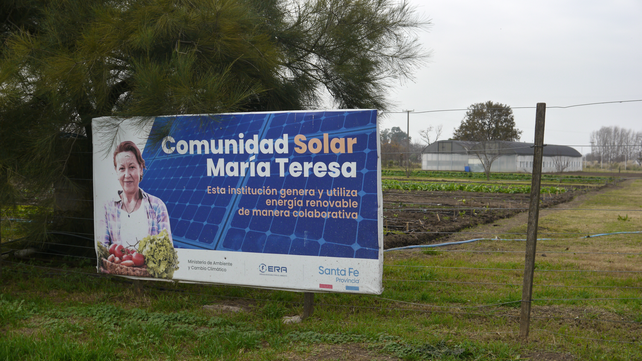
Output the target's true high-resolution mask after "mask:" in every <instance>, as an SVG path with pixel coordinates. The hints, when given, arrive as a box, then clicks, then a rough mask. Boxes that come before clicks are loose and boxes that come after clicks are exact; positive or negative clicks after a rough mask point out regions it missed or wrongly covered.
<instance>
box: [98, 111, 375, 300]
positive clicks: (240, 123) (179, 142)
mask: <svg viewBox="0 0 642 361" xmlns="http://www.w3.org/2000/svg"><path fill="white" fill-rule="evenodd" d="M143 124H145V125H143ZM93 145H94V213H95V214H94V217H95V235H96V252H97V255H98V265H97V266H98V271H99V272H104V273H111V274H117V275H122V276H128V277H147V278H151V279H158V280H163V279H165V280H167V279H171V280H175V281H185V282H206V283H218V284H234V285H243V286H251V287H261V288H275V289H286V290H303V291H326V292H353V293H371V294H379V293H381V292H382V285H381V279H382V270H383V228H382V195H381V171H380V157H379V153H380V146H379V136H378V129H377V111H376V110H335V111H296V112H272V113H267V112H266V113H234V114H216V115H189V116H172V117H156V118H154V119H153V120H148V121H147V122H141V120H140V119H124V120H123V119H115V118H110V117H104V118H97V119H94V120H93Z"/></svg>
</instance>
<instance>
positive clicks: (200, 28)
mask: <svg viewBox="0 0 642 361" xmlns="http://www.w3.org/2000/svg"><path fill="white" fill-rule="evenodd" d="M0 16H1V18H0V41H2V42H3V47H2V48H0V49H1V50H0V52H1V53H0V55H2V59H0V85H1V86H0V142H1V144H2V145H1V152H0V191H1V193H2V196H1V198H0V207H2V206H4V205H9V204H16V203H19V202H22V201H24V200H20V195H24V194H25V193H24V192H22V191H24V190H29V192H30V193H29V194H32V195H34V197H32V200H35V199H36V197H35V195H37V196H38V197H37V200H38V204H39V205H41V206H43V207H41V209H43V210H49V209H52V208H56V196H58V198H59V200H60V198H61V197H64V198H65V199H66V200H69V199H72V198H75V199H77V200H81V201H83V202H84V203H83V204H85V207H83V209H80V210H76V211H77V212H80V213H81V214H83V217H85V218H87V214H93V212H91V207H92V205H91V199H92V197H91V182H90V179H91V154H92V151H93V149H92V140H91V136H92V133H91V120H92V119H93V118H96V117H100V116H116V117H130V116H142V117H141V118H140V119H141V125H142V123H144V122H147V121H149V120H150V118H148V117H150V116H155V115H178V114H203V113H219V112H234V111H258V110H272V111H274V110H296V109H306V108H311V107H314V106H315V104H317V103H318V100H319V99H320V98H321V96H322V94H323V93H324V91H327V92H329V93H330V94H331V95H332V96H333V99H334V100H335V102H336V104H337V105H338V106H340V107H345V108H379V109H385V108H386V105H387V100H386V93H385V90H386V89H387V87H388V86H389V85H390V84H391V83H390V81H391V79H404V78H407V77H408V76H409V75H410V73H411V70H413V69H415V68H416V66H417V65H419V64H420V63H421V62H422V61H423V59H424V57H425V54H424V53H422V50H421V47H419V46H417V38H416V36H414V35H413V32H414V31H416V30H417V29H419V28H421V27H422V26H423V25H424V24H426V22H424V21H421V20H419V19H418V18H417V16H416V15H415V13H414V11H413V9H412V8H411V7H410V6H409V5H408V3H407V2H401V3H398V2H394V1H392V0H364V1H355V0H308V1H301V2H289V1H281V0H269V1H263V0H245V1H239V0H132V1H127V2H114V1H111V0H66V1H49V0H26V1H23V0H8V1H4V2H3V3H2V5H1V6H0ZM408 35H410V36H408ZM52 185H54V187H55V192H51V191H52ZM61 190H64V191H61ZM9 195H11V196H9ZM61 204H62V203H61V202H60V201H59V202H58V208H60V205H61ZM66 204H67V205H68V203H66ZM47 212H48V211H47ZM47 212H43V215H46V217H42V223H41V224H40V225H39V226H38V225H36V223H31V227H30V229H32V230H46V229H47V228H48V227H49V225H50V224H51V220H52V219H51V217H50V215H49V213H47ZM45 213H47V214H45ZM47 217H48V218H47ZM89 221H90V223H91V219H89ZM88 228H89V229H90V231H88V232H89V233H91V231H92V230H93V227H88ZM33 236H34V237H39V238H38V239H44V238H45V237H43V236H46V234H45V233H42V232H39V234H38V235H36V234H34V235H33Z"/></svg>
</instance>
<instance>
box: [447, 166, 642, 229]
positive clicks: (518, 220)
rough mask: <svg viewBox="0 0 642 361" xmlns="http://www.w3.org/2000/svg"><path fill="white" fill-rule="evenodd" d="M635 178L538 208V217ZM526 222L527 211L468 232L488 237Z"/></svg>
mask: <svg viewBox="0 0 642 361" xmlns="http://www.w3.org/2000/svg"><path fill="white" fill-rule="evenodd" d="M634 181H635V179H633V178H631V179H627V180H624V181H622V182H620V183H617V184H613V185H609V186H607V187H603V188H601V189H599V190H596V191H592V192H586V193H582V194H579V195H577V196H575V197H574V198H573V199H572V200H570V201H568V202H565V203H560V204H557V205H554V206H550V207H547V208H543V209H540V211H539V217H540V218H543V217H546V216H549V215H551V214H554V213H556V212H560V211H563V210H567V209H575V208H580V207H581V206H582V204H583V203H584V202H585V201H586V200H587V199H588V198H590V197H593V196H595V195H597V194H602V193H605V192H610V191H612V190H615V189H621V188H624V187H627V186H628V185H629V184H631V183H632V182H634ZM527 223H528V212H522V213H518V214H516V215H514V216H513V217H509V218H504V219H499V220H497V221H495V222H493V223H489V224H483V225H479V226H476V227H475V228H473V229H471V230H470V232H475V233H480V234H485V235H487V236H488V237H489V238H493V237H495V236H496V235H499V234H505V233H507V232H508V231H509V230H511V229H514V228H515V227H518V226H520V225H524V224H527ZM467 239H470V234H468V233H466V234H458V233H455V234H452V235H450V236H447V237H444V238H443V239H441V241H443V242H456V241H464V240H467Z"/></svg>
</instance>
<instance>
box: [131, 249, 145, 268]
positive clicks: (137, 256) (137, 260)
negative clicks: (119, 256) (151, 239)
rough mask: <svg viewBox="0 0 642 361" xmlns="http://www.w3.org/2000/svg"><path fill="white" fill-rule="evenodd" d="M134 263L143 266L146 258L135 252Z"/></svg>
mask: <svg viewBox="0 0 642 361" xmlns="http://www.w3.org/2000/svg"><path fill="white" fill-rule="evenodd" d="M132 261H134V264H135V265H136V266H142V265H144V264H145V256H143V255H142V254H140V253H138V252H134V255H133V256H132Z"/></svg>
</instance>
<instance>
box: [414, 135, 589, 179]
mask: <svg viewBox="0 0 642 361" xmlns="http://www.w3.org/2000/svg"><path fill="white" fill-rule="evenodd" d="M479 145H480V143H479V142H468V141H459V140H440V141H438V142H434V143H432V144H430V145H429V146H427V147H426V148H425V149H424V151H423V153H422V155H421V169H423V170H446V171H447V170H454V171H466V170H469V171H471V172H483V171H484V168H483V166H482V161H481V160H480V157H479V156H478V155H477V153H480V151H478V150H476V149H480V147H479ZM492 145H493V147H490V148H491V149H494V152H496V153H497V156H498V157H497V159H495V161H493V163H492V166H491V172H524V173H531V172H532V170H533V150H534V148H533V143H520V142H504V141H497V142H492ZM487 148H488V147H487ZM581 170H582V154H581V153H580V152H578V151H577V150H575V149H574V148H571V147H568V146H565V145H552V144H547V145H546V146H545V147H544V158H543V164H542V172H544V173H556V172H576V171H581Z"/></svg>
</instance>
